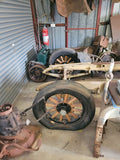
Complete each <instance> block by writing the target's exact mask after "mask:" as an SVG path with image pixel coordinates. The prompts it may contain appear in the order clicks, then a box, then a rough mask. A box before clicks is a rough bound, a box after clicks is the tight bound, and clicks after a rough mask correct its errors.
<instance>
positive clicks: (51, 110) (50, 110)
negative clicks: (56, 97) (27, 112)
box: [48, 108, 56, 112]
mask: <svg viewBox="0 0 120 160" xmlns="http://www.w3.org/2000/svg"><path fill="white" fill-rule="evenodd" d="M54 111H56V108H52V109H49V110H48V112H54Z"/></svg>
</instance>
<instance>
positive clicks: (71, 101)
mask: <svg viewBox="0 0 120 160" xmlns="http://www.w3.org/2000/svg"><path fill="white" fill-rule="evenodd" d="M74 101H76V97H74V98H72V99H71V100H70V101H69V102H68V104H69V105H70V104H72V103H73V102H74Z"/></svg>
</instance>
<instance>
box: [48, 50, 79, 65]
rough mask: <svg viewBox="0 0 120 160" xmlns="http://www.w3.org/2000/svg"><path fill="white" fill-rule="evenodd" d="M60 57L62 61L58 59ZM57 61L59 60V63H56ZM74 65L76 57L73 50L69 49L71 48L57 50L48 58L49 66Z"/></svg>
mask: <svg viewBox="0 0 120 160" xmlns="http://www.w3.org/2000/svg"><path fill="white" fill-rule="evenodd" d="M61 56H62V57H63V59H64V60H63V61H62V60H61V59H60V58H61ZM65 56H66V58H67V59H66V60H65V58H64V57H65ZM57 59H59V61H57ZM70 62H72V63H74V62H77V58H76V55H75V50H73V49H71V48H62V49H58V50H55V51H54V52H53V53H52V54H51V56H50V58H49V64H50V65H52V64H64V63H66V64H67V63H70Z"/></svg>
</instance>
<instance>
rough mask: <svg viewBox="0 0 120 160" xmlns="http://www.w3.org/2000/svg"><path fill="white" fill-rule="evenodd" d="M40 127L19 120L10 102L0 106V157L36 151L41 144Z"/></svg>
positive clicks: (18, 115)
mask: <svg viewBox="0 0 120 160" xmlns="http://www.w3.org/2000/svg"><path fill="white" fill-rule="evenodd" d="M40 136H41V134H40V127H38V126H33V125H28V126H26V125H25V123H23V122H22V121H21V118H20V114H19V113H18V112H14V111H13V106H12V105H11V104H4V105H1V106H0V159H6V158H8V157H15V156H18V155H21V154H22V153H23V152H26V151H37V150H38V149H39V147H40V145H41V138H40Z"/></svg>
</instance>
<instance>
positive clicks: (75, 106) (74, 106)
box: [71, 103, 82, 108]
mask: <svg viewBox="0 0 120 160" xmlns="http://www.w3.org/2000/svg"><path fill="white" fill-rule="evenodd" d="M71 108H82V104H81V103H79V104H73V105H71Z"/></svg>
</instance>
